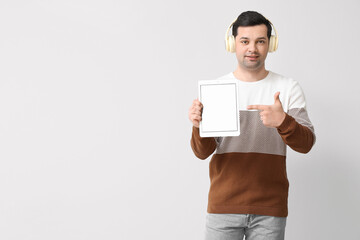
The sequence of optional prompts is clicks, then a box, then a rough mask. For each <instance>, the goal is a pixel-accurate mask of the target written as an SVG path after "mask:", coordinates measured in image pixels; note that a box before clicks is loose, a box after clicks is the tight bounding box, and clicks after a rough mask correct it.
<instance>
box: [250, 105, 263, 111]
mask: <svg viewBox="0 0 360 240" xmlns="http://www.w3.org/2000/svg"><path fill="white" fill-rule="evenodd" d="M266 108H267V105H249V106H247V109H248V110H253V109H254V110H265V109H266Z"/></svg>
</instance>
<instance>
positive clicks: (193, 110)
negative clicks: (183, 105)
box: [189, 99, 203, 128]
mask: <svg viewBox="0 0 360 240" xmlns="http://www.w3.org/2000/svg"><path fill="white" fill-rule="evenodd" d="M202 108H203V105H202V104H201V102H200V101H199V100H198V99H195V100H194V101H193V103H192V105H191V107H190V109H189V119H190V121H191V122H192V124H193V125H194V127H197V128H199V124H200V121H201V115H202Z"/></svg>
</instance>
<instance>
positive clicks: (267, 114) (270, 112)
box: [247, 92, 286, 128]
mask: <svg viewBox="0 0 360 240" xmlns="http://www.w3.org/2000/svg"><path fill="white" fill-rule="evenodd" d="M279 95H280V92H277V93H275V95H274V100H275V102H274V104H273V105H249V106H247V109H249V110H251V109H256V110H260V112H259V114H260V119H261V121H262V122H263V124H264V125H265V126H266V127H275V128H276V127H279V126H280V125H281V123H282V122H283V121H284V119H285V116H286V114H285V112H284V109H283V107H282V104H281V102H280V99H279Z"/></svg>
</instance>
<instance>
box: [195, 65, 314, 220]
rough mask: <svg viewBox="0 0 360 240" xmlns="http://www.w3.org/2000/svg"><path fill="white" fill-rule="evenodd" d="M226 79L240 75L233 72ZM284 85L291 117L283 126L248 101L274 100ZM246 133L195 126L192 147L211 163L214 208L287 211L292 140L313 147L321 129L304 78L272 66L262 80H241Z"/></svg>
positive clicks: (219, 210)
mask: <svg viewBox="0 0 360 240" xmlns="http://www.w3.org/2000/svg"><path fill="white" fill-rule="evenodd" d="M219 79H220V80H221V79H236V78H235V77H234V75H233V73H229V74H227V75H225V76H223V77H221V78H219ZM278 91H280V101H281V103H282V106H283V109H284V112H285V113H286V117H285V119H284V121H283V122H282V124H281V125H280V126H279V127H278V128H268V127H265V126H264V125H263V123H262V121H261V119H260V116H259V112H258V111H254V110H247V106H248V105H254V104H262V105H272V104H274V94H275V93H276V92H278ZM239 106H240V113H239V115H240V132H241V133H240V136H236V137H207V138H202V137H200V135H199V129H198V128H196V127H193V131H192V137H191V147H192V150H193V152H194V154H195V155H196V156H197V157H198V158H200V159H206V158H208V157H209V156H210V155H211V154H213V153H214V152H215V153H214V154H213V156H212V158H211V160H210V164H209V176H210V190H209V196H208V212H209V213H239V214H258V215H268V216H278V217H286V216H287V215H288V207H287V201H288V189H289V182H288V179H287V173H286V145H287V146H289V147H291V148H292V149H294V150H295V151H297V152H300V153H307V152H309V151H310V149H311V148H312V146H313V144H314V143H315V133H314V128H313V125H312V123H311V122H310V119H309V117H308V114H307V111H306V103H305V97H304V94H303V91H302V89H301V87H300V85H299V83H298V82H296V81H294V80H292V79H290V78H286V77H283V76H281V75H279V74H277V73H274V72H271V71H269V74H268V75H267V76H266V77H265V78H264V79H262V80H259V81H257V82H244V81H240V80H239Z"/></svg>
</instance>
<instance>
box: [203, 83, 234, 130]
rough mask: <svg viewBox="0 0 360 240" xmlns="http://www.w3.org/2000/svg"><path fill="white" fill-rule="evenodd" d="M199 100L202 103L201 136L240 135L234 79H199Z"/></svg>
mask: <svg viewBox="0 0 360 240" xmlns="http://www.w3.org/2000/svg"><path fill="white" fill-rule="evenodd" d="M199 101H200V102H201V103H202V104H203V112H202V121H201V122H200V136H201V137H215V136H238V135H240V118H239V107H238V87H237V82H236V80H203V81H199Z"/></svg>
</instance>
